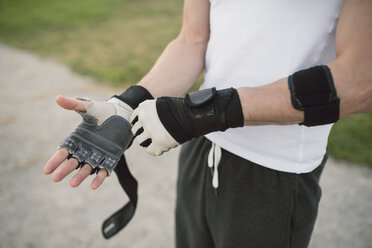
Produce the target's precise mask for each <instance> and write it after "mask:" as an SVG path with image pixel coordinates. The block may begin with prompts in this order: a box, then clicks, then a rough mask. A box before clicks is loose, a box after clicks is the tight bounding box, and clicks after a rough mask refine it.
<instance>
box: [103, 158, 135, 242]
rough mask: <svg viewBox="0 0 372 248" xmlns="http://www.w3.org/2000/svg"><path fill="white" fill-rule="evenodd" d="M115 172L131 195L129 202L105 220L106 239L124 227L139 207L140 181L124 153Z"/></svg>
mask: <svg viewBox="0 0 372 248" xmlns="http://www.w3.org/2000/svg"><path fill="white" fill-rule="evenodd" d="M115 172H116V175H117V176H118V179H119V182H120V185H121V187H122V188H123V190H124V192H125V193H126V194H127V195H128V197H129V202H128V203H127V204H125V205H124V206H123V207H122V208H121V209H119V210H118V211H116V212H115V213H114V214H112V215H111V216H110V217H109V218H107V219H106V220H105V221H104V222H103V224H102V234H103V237H105V239H109V238H111V237H112V236H114V235H115V234H117V233H118V232H119V231H120V230H121V229H123V228H124V227H125V226H126V225H127V224H128V223H129V221H130V220H131V219H132V217H133V215H134V213H135V212H136V208H137V199H138V194H137V190H138V183H137V180H136V179H135V178H134V177H133V175H132V174H131V173H130V171H129V169H128V165H127V162H126V160H125V156H124V155H123V156H122V157H121V158H120V160H119V163H118V165H117V166H116V168H115Z"/></svg>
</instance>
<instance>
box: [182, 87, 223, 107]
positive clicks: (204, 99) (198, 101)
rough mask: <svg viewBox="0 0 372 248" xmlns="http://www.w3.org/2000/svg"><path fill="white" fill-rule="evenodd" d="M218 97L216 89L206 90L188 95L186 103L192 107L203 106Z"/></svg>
mask: <svg viewBox="0 0 372 248" xmlns="http://www.w3.org/2000/svg"><path fill="white" fill-rule="evenodd" d="M215 95H216V88H215V87H213V88H210V89H204V90H200V91H196V92H192V93H189V94H187V95H186V97H185V98H186V103H187V105H189V106H191V107H196V106H202V105H204V104H206V103H208V102H209V101H211V100H212V99H213V98H214V97H215Z"/></svg>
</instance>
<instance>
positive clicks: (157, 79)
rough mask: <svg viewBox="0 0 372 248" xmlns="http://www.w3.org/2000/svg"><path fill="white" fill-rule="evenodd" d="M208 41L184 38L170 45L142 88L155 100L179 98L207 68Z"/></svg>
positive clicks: (146, 77) (142, 81) (141, 82)
mask: <svg viewBox="0 0 372 248" xmlns="http://www.w3.org/2000/svg"><path fill="white" fill-rule="evenodd" d="M206 47H207V41H204V40H202V41H188V40H187V39H185V38H184V37H182V36H179V37H177V38H176V39H175V40H174V41H172V42H171V43H169V45H168V46H167V48H166V49H165V50H164V52H163V53H162V55H161V56H160V57H159V59H158V60H157V62H156V63H155V65H154V66H153V68H152V69H151V71H150V72H149V73H148V74H147V75H146V76H144V77H143V78H142V80H141V81H140V82H139V85H141V86H143V87H145V88H147V89H148V90H149V91H150V92H151V94H152V95H153V96H154V97H159V96H164V95H166V96H179V95H182V94H183V93H184V92H185V91H187V89H188V88H190V87H191V86H192V84H193V83H194V82H195V80H196V79H197V78H198V76H199V75H200V73H201V72H202V70H203V69H204V57H205V51H206Z"/></svg>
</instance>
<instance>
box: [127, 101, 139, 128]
mask: <svg viewBox="0 0 372 248" xmlns="http://www.w3.org/2000/svg"><path fill="white" fill-rule="evenodd" d="M140 105H141V104H140ZM138 111H139V110H138V107H137V108H136V109H135V110H134V111H133V113H132V115H131V116H130V119H129V122H130V123H131V124H132V125H134V124H135V123H136V122H137V121H138Z"/></svg>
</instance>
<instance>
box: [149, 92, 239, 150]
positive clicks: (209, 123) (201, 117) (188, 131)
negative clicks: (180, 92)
mask: <svg viewBox="0 0 372 248" xmlns="http://www.w3.org/2000/svg"><path fill="white" fill-rule="evenodd" d="M156 108H157V113H158V115H159V119H160V121H161V122H162V123H163V125H164V127H165V128H166V130H167V131H168V132H169V133H170V135H171V136H172V137H173V138H174V139H175V140H176V141H177V142H178V143H180V144H181V143H184V142H185V141H188V140H190V139H192V138H195V137H199V136H201V135H204V134H208V133H211V132H214V131H225V130H226V129H228V128H233V127H242V126H243V125H244V118H243V112H242V107H241V104H240V99H239V95H238V92H237V90H236V89H234V88H229V89H224V90H219V91H217V90H216V89H215V88H212V89H205V90H201V91H197V92H194V93H190V94H187V95H186V97H185V98H174V97H161V98H158V99H157V102H156Z"/></svg>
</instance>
